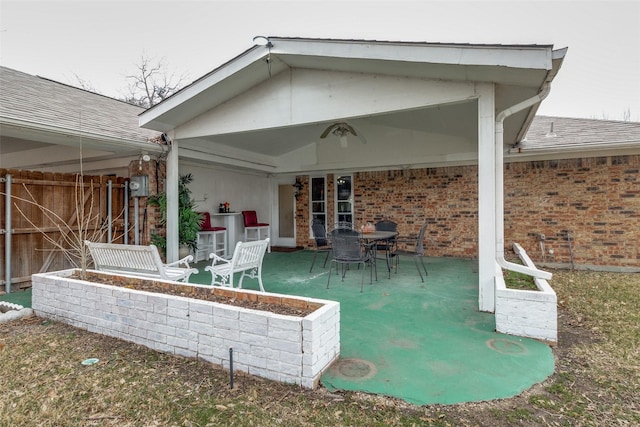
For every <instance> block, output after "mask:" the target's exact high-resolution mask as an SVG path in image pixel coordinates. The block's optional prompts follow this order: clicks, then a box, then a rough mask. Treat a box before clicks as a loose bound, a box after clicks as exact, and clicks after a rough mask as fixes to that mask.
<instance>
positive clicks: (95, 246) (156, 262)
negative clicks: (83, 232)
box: [85, 240, 198, 282]
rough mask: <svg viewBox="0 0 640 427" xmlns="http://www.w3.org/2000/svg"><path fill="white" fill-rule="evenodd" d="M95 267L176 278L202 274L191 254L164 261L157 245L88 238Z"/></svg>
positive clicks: (147, 275)
mask: <svg viewBox="0 0 640 427" xmlns="http://www.w3.org/2000/svg"><path fill="white" fill-rule="evenodd" d="M85 244H86V245H87V247H88V248H89V252H90V253H91V258H93V263H94V265H95V269H96V270H98V271H105V272H109V273H126V274H132V275H135V276H141V277H151V278H156V279H165V280H172V281H175V282H177V281H181V280H184V281H185V282H188V281H189V276H191V274H194V273H196V274H197V273H198V269H197V268H191V267H190V266H189V263H190V262H192V261H193V256H192V255H188V256H186V257H184V258H182V259H181V260H179V261H176V262H172V263H169V264H164V263H163V262H162V259H160V254H159V253H158V248H156V246H155V245H149V246H139V245H120V244H116V243H95V242H90V241H88V240H85Z"/></svg>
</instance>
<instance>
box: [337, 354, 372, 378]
mask: <svg viewBox="0 0 640 427" xmlns="http://www.w3.org/2000/svg"><path fill="white" fill-rule="evenodd" d="M331 371H332V372H333V374H334V375H336V376H340V377H343V378H347V379H351V380H355V379H366V378H371V377H373V376H374V375H375V374H376V372H377V370H376V367H375V365H374V364H373V363H371V362H367V361H366V360H362V359H339V360H338V361H337V362H336V363H335V364H334V365H333V367H332V368H331Z"/></svg>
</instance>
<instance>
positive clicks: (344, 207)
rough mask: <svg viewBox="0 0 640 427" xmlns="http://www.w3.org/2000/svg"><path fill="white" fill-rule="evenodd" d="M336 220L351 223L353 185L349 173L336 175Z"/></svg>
mask: <svg viewBox="0 0 640 427" xmlns="http://www.w3.org/2000/svg"><path fill="white" fill-rule="evenodd" d="M336 211H337V212H336V222H350V223H351V224H353V185H352V176H351V175H342V176H338V177H336Z"/></svg>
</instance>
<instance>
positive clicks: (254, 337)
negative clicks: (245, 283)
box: [32, 270, 340, 388]
mask: <svg viewBox="0 0 640 427" xmlns="http://www.w3.org/2000/svg"><path fill="white" fill-rule="evenodd" d="M70 274H71V270H66V271H63V272H58V273H55V274H54V273H44V274H35V275H33V276H32V284H33V295H32V307H33V310H34V311H35V313H36V315H38V316H42V317H46V318H50V319H54V320H57V321H61V322H64V323H67V324H70V325H73V326H76V327H79V328H82V329H87V330H89V331H91V332H96V333H99V334H103V335H109V336H113V337H116V338H120V339H123V340H126V341H131V342H134V343H137V344H141V345H144V346H146V347H149V348H152V349H154V350H159V351H163V352H166V353H172V354H177V355H181V356H186V357H196V358H200V359H203V360H206V361H209V362H212V363H215V364H218V365H221V366H224V367H227V368H228V367H229V349H230V348H231V349H233V367H234V369H235V370H240V371H244V372H247V373H249V374H252V375H257V376H260V377H263V378H268V379H271V380H276V381H280V382H286V383H294V384H298V385H301V386H303V387H308V388H314V387H316V386H317V385H318V383H319V379H320V375H321V374H322V372H323V371H324V370H325V369H326V368H327V367H328V366H329V365H330V364H331V363H332V362H333V361H334V360H336V359H337V358H338V356H339V353H340V305H339V303H337V302H335V301H326V300H318V299H313V298H295V297H289V296H286V295H278V294H262V293H259V292H253V291H249V290H243V291H240V290H234V289H215V291H216V292H221V295H223V296H226V297H232V298H238V299H243V298H244V299H252V300H256V301H263V302H269V303H281V304H289V305H293V306H294V307H310V308H316V309H315V311H313V312H312V313H311V314H309V315H307V316H306V317H294V316H285V315H279V314H274V313H270V312H267V311H259V310H250V309H244V308H240V307H235V306H231V305H225V304H220V303H217V302H210V301H205V300H199V299H195V298H188V297H179V296H171V295H166V294H160V293H152V292H144V291H137V290H133V289H128V288H122V287H116V286H108V285H102V284H98V283H92V282H85V281H80V280H75V279H71V278H69V277H66V276H69V275H70ZM131 280H141V279H136V278H131ZM164 283H166V284H167V285H168V286H185V289H187V288H191V289H193V290H197V289H204V291H206V292H211V291H212V288H211V287H210V286H200V285H178V284H176V283H172V282H164ZM189 292H196V291H187V293H189Z"/></svg>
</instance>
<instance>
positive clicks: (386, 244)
mask: <svg viewBox="0 0 640 427" xmlns="http://www.w3.org/2000/svg"><path fill="white" fill-rule="evenodd" d="M376 230H378V231H393V232H397V231H398V224H397V223H395V222H393V221H391V220H388V219H383V220H382V221H378V222H377V223H376ZM396 239H397V238H396V237H393V238H391V239H385V240H379V241H377V242H376V254H378V253H383V254H384V258H382V257H379V258H377V259H384V260H385V262H386V263H387V273H388V278H389V279H390V278H391V267H392V265H391V252H393V251H394V250H395V249H396Z"/></svg>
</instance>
